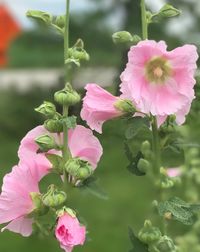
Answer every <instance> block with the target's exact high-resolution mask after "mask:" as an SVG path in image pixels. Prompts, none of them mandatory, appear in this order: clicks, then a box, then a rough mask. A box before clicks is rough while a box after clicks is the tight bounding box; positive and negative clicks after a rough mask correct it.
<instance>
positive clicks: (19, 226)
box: [1, 217, 33, 237]
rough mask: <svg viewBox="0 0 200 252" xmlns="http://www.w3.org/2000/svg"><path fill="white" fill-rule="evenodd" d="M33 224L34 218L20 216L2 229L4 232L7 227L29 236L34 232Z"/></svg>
mask: <svg viewBox="0 0 200 252" xmlns="http://www.w3.org/2000/svg"><path fill="white" fill-rule="evenodd" d="M32 224H33V219H30V218H25V217H19V218H17V219H15V220H13V221H11V222H10V223H9V224H8V225H7V226H5V227H4V228H2V229H1V231H2V232H3V231H4V230H5V229H8V230H10V231H12V232H15V233H19V234H21V235H22V236H24V237H28V236H30V235H31V234H32V231H33V230H32Z"/></svg>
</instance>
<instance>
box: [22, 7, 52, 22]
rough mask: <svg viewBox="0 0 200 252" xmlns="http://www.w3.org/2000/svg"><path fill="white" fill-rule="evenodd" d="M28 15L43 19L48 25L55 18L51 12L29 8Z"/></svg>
mask: <svg viewBox="0 0 200 252" xmlns="http://www.w3.org/2000/svg"><path fill="white" fill-rule="evenodd" d="M26 16H27V17H31V18H34V19H36V20H41V21H43V22H45V23H46V24H48V25H49V24H51V22H52V20H53V16H52V15H51V14H49V13H48V12H44V11H38V10H28V11H27V12H26Z"/></svg>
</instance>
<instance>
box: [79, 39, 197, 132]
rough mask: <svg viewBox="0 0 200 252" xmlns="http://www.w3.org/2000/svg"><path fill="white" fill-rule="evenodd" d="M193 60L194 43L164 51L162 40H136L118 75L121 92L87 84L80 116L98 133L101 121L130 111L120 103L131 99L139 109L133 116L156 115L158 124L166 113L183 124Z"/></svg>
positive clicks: (190, 92)
mask: <svg viewBox="0 0 200 252" xmlns="http://www.w3.org/2000/svg"><path fill="white" fill-rule="evenodd" d="M197 59H198V54H197V49H196V47H195V46H194V45H185V46H182V47H179V48H176V49H174V50H172V51H170V52H168V51H167V46H166V44H165V42H164V41H160V42H156V41H152V40H145V41H141V42H139V43H138V44H137V45H136V46H132V47H131V49H130V51H129V53H128V63H127V65H126V69H125V70H124V72H123V73H122V74H121V89H120V90H121V93H122V94H121V95H120V96H119V97H115V96H113V95H111V94H109V93H108V92H107V91H106V90H104V89H102V88H101V87H99V86H97V85H96V84H88V85H87V86H86V90H87V93H86V97H85V98H84V100H83V109H82V111H81V116H82V119H83V120H86V122H87V124H88V125H89V126H90V127H91V129H94V130H96V131H98V132H99V133H101V131H102V130H101V127H102V124H103V122H105V121H106V120H108V119H112V118H115V117H118V116H121V115H122V114H124V113H127V112H129V113H130V112H131V111H130V110H129V109H128V110H126V108H127V107H126V108H125V109H124V106H123V105H124V103H126V102H127V101H129V103H128V104H129V106H130V102H131V103H132V106H133V107H135V111H137V112H140V113H137V115H142V116H144V114H146V115H152V116H156V117H157V121H158V124H159V125H160V124H162V123H163V122H164V121H165V120H166V118H167V117H168V116H169V115H175V116H176V122H177V124H182V123H184V121H185V116H186V115H187V114H188V112H189V110H190V106H191V103H192V101H193V99H194V98H195V95H194V85H195V83H196V81H195V79H194V73H195V70H196V68H197V65H196V61H197ZM118 101H122V102H121V106H119V105H118V106H117V104H119V103H118ZM123 101H124V102H123ZM135 111H134V112H135ZM133 114H134V113H133Z"/></svg>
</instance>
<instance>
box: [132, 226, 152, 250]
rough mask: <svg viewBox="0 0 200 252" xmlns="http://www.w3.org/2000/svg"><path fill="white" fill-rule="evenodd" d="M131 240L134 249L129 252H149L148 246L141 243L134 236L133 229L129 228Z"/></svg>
mask: <svg viewBox="0 0 200 252" xmlns="http://www.w3.org/2000/svg"><path fill="white" fill-rule="evenodd" d="M128 233H129V238H130V241H131V243H132V245H133V248H132V249H131V250H130V251H129V252H148V245H146V244H144V243H143V242H141V241H140V240H139V239H138V238H137V237H136V236H135V234H134V232H133V230H132V228H131V227H129V228H128Z"/></svg>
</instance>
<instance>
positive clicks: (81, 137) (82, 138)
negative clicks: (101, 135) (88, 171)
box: [68, 125, 103, 169]
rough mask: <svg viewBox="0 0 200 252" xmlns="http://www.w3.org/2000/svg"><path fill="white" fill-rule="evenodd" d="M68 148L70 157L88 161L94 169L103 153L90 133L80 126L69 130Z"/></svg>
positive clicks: (98, 143)
mask: <svg viewBox="0 0 200 252" xmlns="http://www.w3.org/2000/svg"><path fill="white" fill-rule="evenodd" d="M68 146H69V149H70V152H71V154H72V157H79V158H81V159H83V160H86V161H88V162H89V163H90V164H91V165H92V166H93V168H94V169H95V168H96V166H97V163H98V162H99V160H100V158H101V156H102V153H103V150H102V147H101V144H100V142H99V140H98V139H97V138H96V137H95V136H94V135H93V133H92V131H91V130H90V129H87V128H85V127H83V126H81V125H77V126H76V128H75V129H70V130H69V141H68Z"/></svg>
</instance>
